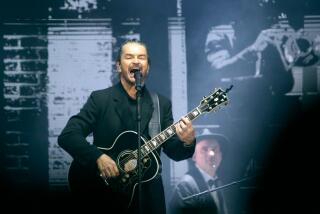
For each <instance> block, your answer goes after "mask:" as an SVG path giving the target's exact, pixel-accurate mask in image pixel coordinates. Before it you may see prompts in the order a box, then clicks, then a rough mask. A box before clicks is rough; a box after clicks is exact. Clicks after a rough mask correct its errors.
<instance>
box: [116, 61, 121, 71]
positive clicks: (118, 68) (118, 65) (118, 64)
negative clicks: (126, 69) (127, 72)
mask: <svg viewBox="0 0 320 214" xmlns="http://www.w3.org/2000/svg"><path fill="white" fill-rule="evenodd" d="M116 67H117V72H119V73H120V72H121V67H120V63H119V62H117V63H116Z"/></svg>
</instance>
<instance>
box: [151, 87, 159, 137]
mask: <svg viewBox="0 0 320 214" xmlns="http://www.w3.org/2000/svg"><path fill="white" fill-rule="evenodd" d="M149 93H150V96H151V99H152V102H153V113H152V117H151V120H150V122H149V135H150V137H151V138H153V137H154V136H156V135H157V134H159V133H160V132H161V123H160V104H159V97H158V94H157V93H155V92H152V91H150V92H149Z"/></svg>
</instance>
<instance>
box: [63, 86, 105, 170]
mask: <svg viewBox="0 0 320 214" xmlns="http://www.w3.org/2000/svg"><path fill="white" fill-rule="evenodd" d="M97 117H98V107H97V104H96V101H95V98H94V92H93V93H91V95H90V96H89V98H88V100H87V102H86V103H85V105H84V106H83V107H82V109H81V110H80V112H79V113H78V114H76V115H74V116H72V117H71V118H70V119H69V121H68V122H67V124H66V126H65V127H64V129H63V130H62V132H61V134H60V135H59V136H58V144H59V146H61V147H62V148H63V149H64V150H65V151H66V152H68V153H69V154H70V155H71V156H72V158H74V159H75V160H77V161H79V163H80V164H83V165H85V166H89V165H92V164H95V162H96V160H97V159H98V157H100V156H101V155H102V154H103V153H102V152H101V151H100V150H99V149H98V148H96V146H95V145H91V144H90V143H89V142H88V141H87V140H86V137H87V136H88V135H89V134H90V133H92V132H93V130H94V127H95V125H96V120H97Z"/></svg>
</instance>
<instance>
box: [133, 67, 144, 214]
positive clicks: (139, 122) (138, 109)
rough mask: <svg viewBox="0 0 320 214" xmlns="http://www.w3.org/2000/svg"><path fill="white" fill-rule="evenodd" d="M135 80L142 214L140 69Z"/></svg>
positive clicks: (139, 193) (140, 207) (139, 189)
mask: <svg viewBox="0 0 320 214" xmlns="http://www.w3.org/2000/svg"><path fill="white" fill-rule="evenodd" d="M133 72H134V78H135V80H136V81H135V84H136V86H135V88H136V90H137V92H136V97H137V132H138V158H137V164H138V201H139V202H138V203H139V205H138V206H139V213H141V212H140V211H141V209H142V206H141V205H142V197H141V194H142V193H141V192H142V191H141V171H142V169H141V93H142V84H141V79H142V77H141V72H140V70H139V69H134V71H133Z"/></svg>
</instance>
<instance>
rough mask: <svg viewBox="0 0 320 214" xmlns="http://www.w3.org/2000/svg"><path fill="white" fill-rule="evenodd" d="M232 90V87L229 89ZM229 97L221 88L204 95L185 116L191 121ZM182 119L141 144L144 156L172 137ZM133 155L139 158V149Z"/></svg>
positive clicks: (224, 101)
mask: <svg viewBox="0 0 320 214" xmlns="http://www.w3.org/2000/svg"><path fill="white" fill-rule="evenodd" d="M229 90H230V89H229ZM227 101H228V99H227V96H226V94H225V92H224V91H222V90H221V89H218V90H216V91H215V92H214V93H213V94H211V95H210V96H208V97H204V98H203V100H202V102H201V104H200V105H199V106H198V107H196V108H194V109H193V110H192V111H190V112H189V113H188V114H186V115H185V116H184V117H187V118H188V119H189V120H190V121H192V120H194V119H196V118H197V117H198V116H200V115H201V114H202V113H203V112H210V111H213V110H214V109H216V108H217V107H219V106H220V105H221V104H224V103H227ZM181 120H182V119H180V120H179V121H178V122H176V123H174V124H172V125H171V126H169V127H167V128H166V129H165V130H164V131H162V132H160V133H159V134H157V135H156V136H155V137H153V138H152V139H151V140H149V141H148V142H146V143H145V144H144V145H143V146H141V155H142V157H145V156H147V155H148V154H149V153H150V152H152V151H154V150H155V149H157V148H158V147H159V146H160V145H161V144H163V143H164V142H165V141H167V140H168V139H169V138H171V137H172V136H173V135H175V134H176V125H177V124H178V123H180V121H181ZM133 155H134V156H135V157H136V158H137V157H138V151H137V150H135V151H134V152H133Z"/></svg>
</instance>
